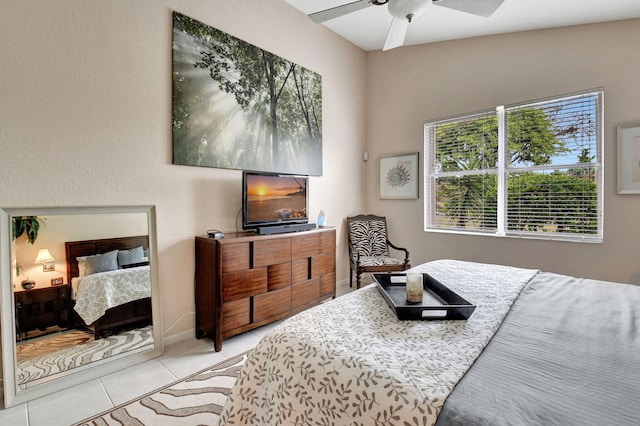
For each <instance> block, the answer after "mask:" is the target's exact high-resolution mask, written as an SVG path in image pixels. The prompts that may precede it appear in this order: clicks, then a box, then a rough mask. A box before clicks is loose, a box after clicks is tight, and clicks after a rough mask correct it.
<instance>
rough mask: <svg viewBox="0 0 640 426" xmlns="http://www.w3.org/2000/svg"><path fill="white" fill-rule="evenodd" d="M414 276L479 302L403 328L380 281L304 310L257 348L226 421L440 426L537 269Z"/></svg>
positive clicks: (448, 264) (481, 267) (463, 266)
mask: <svg viewBox="0 0 640 426" xmlns="http://www.w3.org/2000/svg"><path fill="white" fill-rule="evenodd" d="M411 271H413V272H426V273H429V274H431V275H432V276H433V277H434V278H435V279H437V280H439V281H440V282H442V283H443V284H444V285H446V286H448V287H449V288H451V289H452V290H453V291H455V292H457V293H458V294H460V295H461V296H462V297H464V298H465V299H467V300H469V301H470V302H471V303H474V304H475V305H476V306H477V307H476V310H475V312H474V313H473V315H472V316H471V317H470V318H469V319H468V320H466V321H454V320H438V321H399V320H398V319H397V317H396V316H395V313H394V312H393V311H392V310H391V308H389V306H388V305H387V304H386V302H385V301H384V299H383V298H382V296H381V295H380V293H379V290H378V289H377V288H376V286H375V284H371V285H369V286H366V287H364V288H362V289H360V290H358V291H355V292H352V293H350V294H347V295H345V296H341V297H339V298H337V299H335V300H332V301H330V302H327V303H325V304H322V305H320V306H317V307H314V308H312V309H309V310H307V311H304V312H302V313H300V314H298V315H296V316H294V317H292V318H290V319H288V320H286V321H285V322H283V323H282V324H281V325H280V326H278V327H276V328H275V329H274V330H273V331H272V332H271V333H269V334H268V335H267V336H265V337H264V338H263V339H262V340H261V341H260V343H258V345H257V346H256V348H255V349H254V351H253V352H252V354H250V356H249V359H248V360H247V362H246V364H245V365H244V367H243V369H242V372H241V374H240V377H239V379H238V382H237V383H236V385H235V387H234V388H233V390H232V392H231V394H230V395H229V399H228V401H227V404H226V405H225V408H224V411H223V413H222V416H221V424H230V425H231V424H233V425H275V424H279V425H290V424H291V425H292V424H300V425H302V424H305V425H347V424H348V425H374V424H376V425H392V424H393V425H400V424H407V425H433V424H434V423H435V421H436V419H437V416H438V414H439V413H440V410H441V408H442V405H443V403H444V401H445V399H446V398H447V396H448V395H449V393H450V392H451V390H452V389H453V387H454V386H455V385H456V383H457V382H458V381H459V380H460V379H461V378H462V376H463V375H464V373H465V372H466V371H467V370H468V369H469V367H470V366H471V364H473V362H474V360H475V359H476V357H478V355H479V354H480V352H482V350H483V348H484V347H485V345H486V344H487V343H488V342H489V340H490V339H491V337H492V336H493V334H494V333H495V332H496V330H497V329H498V327H499V325H500V323H501V322H502V319H503V318H504V316H505V315H506V314H507V312H508V311H509V309H510V307H511V304H512V303H513V301H514V300H515V299H516V298H517V296H518V294H519V293H520V290H521V289H522V288H523V287H524V285H525V284H526V283H527V282H528V281H529V280H530V279H531V278H533V277H534V276H535V275H536V273H537V271H535V270H529V269H520V268H512V267H506V266H498V265H485V264H476V263H470V262H462V261H454V260H438V261H434V262H429V263H426V264H423V265H420V266H417V267H415V268H412V269H411ZM405 422H406V423H405Z"/></svg>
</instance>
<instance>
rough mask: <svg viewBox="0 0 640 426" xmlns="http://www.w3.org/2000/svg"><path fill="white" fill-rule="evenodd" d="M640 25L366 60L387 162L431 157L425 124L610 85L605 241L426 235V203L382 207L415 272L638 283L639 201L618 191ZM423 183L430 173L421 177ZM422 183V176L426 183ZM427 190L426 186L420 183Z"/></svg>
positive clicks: (375, 129)
mask: <svg viewBox="0 0 640 426" xmlns="http://www.w3.org/2000/svg"><path fill="white" fill-rule="evenodd" d="M639 45H640V20H638V19H636V20H628V21H618V22H611V23H604V24H594V25H584V26H575V27H568V28H558V29H550V30H542V31H531V32H523V33H515V34H506V35H499V36H490V37H481V38H475V39H468V40H459V41H451V42H442V43H436V44H431V45H421V46H412V47H407V48H402V49H396V50H392V51H389V52H385V53H382V52H374V53H371V54H369V55H368V56H367V61H368V62H367V71H368V83H367V94H368V100H367V119H368V121H367V144H368V149H369V152H370V154H371V158H372V159H374V161H373V162H372V161H369V163H368V164H367V171H366V173H367V180H368V181H369V182H375V179H376V177H377V164H376V161H375V159H377V157H378V156H379V155H382V154H387V153H394V152H414V151H419V152H421V157H422V152H423V123H424V122H425V121H426V120H432V119H437V118H444V117H449V116H454V115H459V114H464V113H470V112H475V111H480V110H485V109H488V108H494V107H495V106H496V105H505V104H510V103H517V102H523V101H528V100H534V99H539V98H545V97H549V96H555V95H562V94H564V93H570V92H574V91H580V90H587V89H592V88H596V87H600V86H602V87H604V90H605V97H604V99H605V112H604V116H605V120H604V138H605V139H604V173H605V185H604V203H605V205H604V243H603V244H581V243H569V242H558V241H542V240H522V239H514V238H497V237H489V236H469V235H451V234H439V233H429V232H424V231H423V229H424V225H423V203H424V197H422V195H421V197H420V199H419V200H414V201H389V200H377V199H376V188H375V185H372V186H369V187H368V188H367V203H368V204H367V206H368V209H369V210H370V211H372V212H377V213H381V214H386V215H387V216H388V217H389V221H390V228H391V232H392V233H393V236H394V240H395V241H396V242H397V243H399V244H407V245H408V246H409V248H410V249H411V253H412V261H413V263H414V264H416V263H419V262H424V261H427V260H432V259H437V258H456V259H464V260H473V261H483V262H490V263H503V264H509V265H515V266H524V267H529V268H538V269H542V270H546V271H553V272H558V273H565V274H571V275H578V276H586V277H590V278H596V279H604V280H612V281H622V282H634V283H640V263H638V253H639V252H640V226H638V212H639V211H640V196H638V195H618V194H617V192H616V126H617V125H618V124H619V123H623V122H628V121H634V120H635V121H640V80H639V79H638V75H640V56H639V55H637V54H634V52H637V49H638V46H639ZM420 173H421V176H422V171H421V172H420ZM421 179H422V177H421ZM421 188H422V183H421Z"/></svg>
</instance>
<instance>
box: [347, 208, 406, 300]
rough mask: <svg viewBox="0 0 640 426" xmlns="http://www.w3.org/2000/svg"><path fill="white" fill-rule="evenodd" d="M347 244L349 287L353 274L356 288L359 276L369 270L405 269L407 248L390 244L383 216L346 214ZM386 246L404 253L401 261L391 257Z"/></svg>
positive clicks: (351, 283) (390, 270) (358, 283)
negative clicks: (347, 215)
mask: <svg viewBox="0 0 640 426" xmlns="http://www.w3.org/2000/svg"><path fill="white" fill-rule="evenodd" d="M347 236H348V243H349V267H350V271H349V287H352V285H353V273H354V272H355V274H356V288H360V275H362V274H363V273H370V272H393V271H404V270H405V269H409V268H410V267H411V265H410V264H409V251H408V250H407V249H406V248H402V247H397V246H395V245H393V244H392V243H391V242H390V241H389V238H388V236H387V218H386V217H383V216H376V215H358V216H352V217H347ZM389 247H391V248H393V249H395V250H398V251H402V252H404V260H400V259H397V258H395V257H391V255H390V251H389Z"/></svg>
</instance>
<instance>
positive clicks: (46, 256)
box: [34, 248, 56, 272]
mask: <svg viewBox="0 0 640 426" xmlns="http://www.w3.org/2000/svg"><path fill="white" fill-rule="evenodd" d="M34 263H36V264H37V263H41V264H42V271H43V272H51V271H55V269H56V260H55V259H54V258H53V256H51V253H49V249H46V248H44V249H40V251H39V252H38V256H37V257H36V260H35V262H34Z"/></svg>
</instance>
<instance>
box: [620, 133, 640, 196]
mask: <svg viewBox="0 0 640 426" xmlns="http://www.w3.org/2000/svg"><path fill="white" fill-rule="evenodd" d="M617 133H618V146H617V150H618V194H640V122H635V123H627V124H621V125H619V126H618V128H617Z"/></svg>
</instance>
